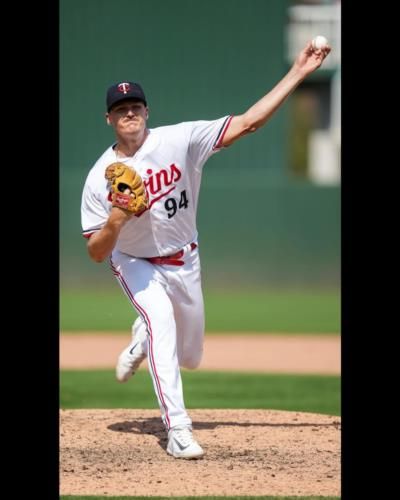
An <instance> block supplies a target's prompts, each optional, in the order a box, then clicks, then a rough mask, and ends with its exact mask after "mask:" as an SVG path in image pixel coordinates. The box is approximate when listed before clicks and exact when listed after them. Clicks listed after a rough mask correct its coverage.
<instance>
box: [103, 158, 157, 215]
mask: <svg viewBox="0 0 400 500" xmlns="http://www.w3.org/2000/svg"><path fill="white" fill-rule="evenodd" d="M105 177H106V179H108V180H109V181H110V182H111V191H112V206H113V207H119V208H122V209H123V210H127V211H128V212H132V213H133V214H135V215H138V214H140V213H142V212H143V211H144V210H146V209H147V208H149V202H148V199H147V195H146V189H145V187H144V184H143V180H142V178H141V177H140V175H139V174H138V173H137V172H136V170H134V169H133V168H130V167H128V166H127V165H125V164H124V163H120V162H116V163H112V164H111V165H109V166H108V167H107V168H106V172H105Z"/></svg>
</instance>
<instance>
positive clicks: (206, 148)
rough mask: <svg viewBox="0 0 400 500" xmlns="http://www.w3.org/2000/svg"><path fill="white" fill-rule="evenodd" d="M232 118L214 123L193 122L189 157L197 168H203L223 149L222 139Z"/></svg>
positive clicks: (214, 121) (230, 116)
mask: <svg viewBox="0 0 400 500" xmlns="http://www.w3.org/2000/svg"><path fill="white" fill-rule="evenodd" d="M232 118H233V115H228V116H224V117H222V118H219V119H217V120H212V121H207V120H199V121H195V122H192V130H191V135H190V141H189V157H190V158H191V160H192V162H193V164H194V165H195V166H197V167H201V166H202V165H203V164H204V163H205V162H206V161H207V160H208V158H210V156H211V155H213V154H214V153H216V152H218V151H219V150H220V149H221V148H222V139H223V138H224V135H225V133H226V131H227V130H228V128H229V124H230V122H231V120H232Z"/></svg>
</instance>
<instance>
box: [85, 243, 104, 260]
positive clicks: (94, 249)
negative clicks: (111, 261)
mask: <svg viewBox="0 0 400 500" xmlns="http://www.w3.org/2000/svg"><path fill="white" fill-rule="evenodd" d="M87 251H88V254H89V257H90V258H91V259H92V260H93V261H94V262H97V263H98V264H100V263H101V262H103V261H104V260H105V259H106V258H107V257H108V253H107V252H105V251H104V250H102V249H101V248H98V246H97V245H95V244H91V241H90V240H89V241H88V245H87Z"/></svg>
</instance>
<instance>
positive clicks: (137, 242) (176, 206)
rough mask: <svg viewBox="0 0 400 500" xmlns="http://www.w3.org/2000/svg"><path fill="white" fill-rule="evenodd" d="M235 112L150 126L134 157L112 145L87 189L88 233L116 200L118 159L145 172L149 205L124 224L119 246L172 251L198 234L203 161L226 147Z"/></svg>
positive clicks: (137, 252) (135, 251)
mask: <svg viewBox="0 0 400 500" xmlns="http://www.w3.org/2000/svg"><path fill="white" fill-rule="evenodd" d="M231 119H232V116H231V115H228V116H225V117H222V118H219V119H217V120H212V121H206V120H200V121H193V122H184V123H179V124H177V125H169V126H165V127H158V128H154V129H150V130H149V132H150V133H149V134H148V136H147V138H146V140H145V142H144V143H143V145H142V146H141V148H140V149H139V150H138V151H137V152H136V153H135V155H134V156H133V157H127V158H118V159H117V158H116V153H115V151H114V146H115V144H114V145H112V146H110V147H109V148H108V149H107V150H106V151H105V152H104V154H103V155H102V156H101V157H100V158H99V160H98V161H97V162H96V164H95V165H94V166H93V168H92V169H91V170H90V172H89V174H88V177H87V179H86V183H85V186H84V190H83V194H82V205H81V216H82V229H83V235H84V236H85V237H90V235H91V234H93V233H94V232H96V231H99V230H100V229H101V228H102V227H103V226H104V224H105V223H106V221H107V219H108V217H109V214H110V211H111V208H112V205H111V198H110V184H109V181H107V179H105V176H104V173H105V170H106V168H107V167H108V165H110V164H111V163H114V162H116V161H118V162H122V163H125V164H126V165H128V166H131V167H133V168H135V170H136V171H137V172H138V173H139V174H140V176H141V177H142V179H143V181H144V184H145V187H146V191H147V195H148V199H149V209H147V210H146V211H145V212H143V213H142V214H141V215H139V216H133V217H132V218H131V219H130V220H129V221H128V222H127V223H126V224H125V225H124V226H123V227H122V229H121V232H120V234H119V237H118V240H117V243H116V246H115V250H116V251H120V252H123V253H125V254H128V255H131V256H133V257H153V256H166V255H170V254H172V253H174V252H176V251H177V250H179V249H181V248H182V247H184V246H185V245H187V244H189V243H191V242H193V241H196V240H197V228H196V210H197V202H198V196H199V190H200V183H201V175H202V167H203V165H204V163H205V162H206V160H207V159H208V158H209V157H210V156H211V155H212V154H214V153H215V152H217V151H219V149H220V148H221V143H222V139H223V137H224V134H225V132H226V130H227V129H228V127H229V124H230V121H231Z"/></svg>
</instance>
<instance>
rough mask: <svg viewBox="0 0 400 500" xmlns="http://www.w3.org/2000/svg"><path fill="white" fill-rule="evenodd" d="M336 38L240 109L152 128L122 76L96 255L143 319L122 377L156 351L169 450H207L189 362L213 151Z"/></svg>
mask: <svg viewBox="0 0 400 500" xmlns="http://www.w3.org/2000/svg"><path fill="white" fill-rule="evenodd" d="M330 50H331V49H330V47H329V46H325V47H324V48H322V49H317V48H314V47H313V45H312V43H311V42H309V43H307V45H306V46H305V47H304V49H303V50H302V51H301V52H300V53H299V55H298V56H297V58H296V60H295V62H294V64H293V66H292V67H291V69H290V70H289V71H288V73H287V74H286V75H285V76H284V77H283V78H282V80H281V81H280V82H278V84H277V85H276V86H275V87H274V88H273V89H272V90H270V91H269V92H268V93H267V94H266V95H265V96H264V97H262V98H261V99H260V100H259V101H258V102H256V103H255V104H254V105H253V106H251V107H250V108H249V109H248V110H247V111H246V112H244V113H243V114H240V115H235V116H233V115H226V116H222V117H220V118H217V119H215V120H199V121H191V122H185V123H178V124H176V125H169V126H164V127H158V128H148V127H147V121H148V118H149V108H148V106H147V99H146V96H145V94H144V92H143V89H142V88H141V86H140V85H139V84H138V83H134V82H120V83H116V84H114V85H112V86H111V87H110V88H109V89H108V91H107V96H106V105H107V113H106V120H107V123H108V124H109V125H111V126H112V128H113V130H114V132H115V139H116V140H115V142H114V143H113V144H112V145H111V146H110V147H109V148H108V149H107V150H106V151H105V152H104V153H103V154H102V155H101V156H100V158H99V159H98V160H97V162H96V163H95V164H94V166H93V167H92V169H91V170H90V171H89V174H88V176H87V179H86V182H85V186H84V189H83V194H82V205H81V216H82V228H83V236H84V237H85V238H87V249H88V253H89V256H90V257H91V258H92V259H93V260H94V261H96V262H103V261H104V260H105V259H108V261H109V264H110V267H111V270H112V272H113V274H114V276H115V278H116V279H117V281H118V282H119V284H120V286H121V288H122V290H123V292H124V293H125V294H126V296H127V298H128V300H129V301H130V303H131V304H132V307H133V308H134V309H135V310H136V312H137V313H138V318H137V319H136V321H135V322H134V324H133V326H132V340H131V342H130V344H129V345H128V346H127V347H126V349H125V350H124V351H123V352H122V353H121V354H120V356H119V358H118V361H117V366H116V378H117V380H118V381H120V382H125V381H127V380H128V379H129V378H130V377H131V376H132V375H133V374H134V373H135V372H136V370H137V368H138V367H139V365H140V363H141V362H142V361H143V360H144V359H145V358H146V357H147V360H148V365H149V370H150V373H151V377H152V381H153V386H154V390H155V393H156V395H157V399H158V403H159V406H160V410H161V418H162V421H163V423H164V425H165V428H166V431H167V433H168V444H167V453H169V454H170V455H172V456H173V457H176V458H197V457H201V456H202V455H203V454H204V451H203V449H202V448H201V446H200V445H199V444H198V443H197V441H196V440H195V438H194V436H193V433H192V421H191V419H190V417H189V415H188V413H187V411H186V409H185V403H184V397H183V392H182V381H181V374H180V367H186V368H196V367H197V366H198V365H199V363H200V361H201V357H202V351H203V336H204V306H203V296H202V290H201V279H200V257H199V245H198V241H197V238H198V233H197V228H196V212H197V203H198V197H199V190H200V182H201V177H202V174H203V166H204V164H205V163H206V161H207V160H208V158H210V156H211V155H213V154H215V153H217V152H219V151H221V150H223V149H224V148H226V147H228V146H230V145H232V144H233V143H234V142H235V141H237V140H238V139H239V138H240V137H243V136H245V135H247V134H249V133H251V132H255V131H256V130H258V129H259V128H260V127H262V126H263V125H264V124H265V123H266V122H267V121H268V120H269V119H270V118H271V116H272V115H273V113H274V112H275V111H276V110H277V109H278V108H279V106H281V104H282V103H283V102H284V101H285V99H286V98H287V97H288V96H289V94H290V93H291V92H293V90H294V89H295V88H296V87H297V86H298V85H299V84H300V83H301V82H302V81H303V80H304V78H306V77H307V76H308V75H309V74H310V73H312V72H313V71H315V70H316V69H317V68H318V67H319V66H320V65H321V64H322V62H323V60H324V59H325V57H326V56H327V55H328V54H329V52H330Z"/></svg>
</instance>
